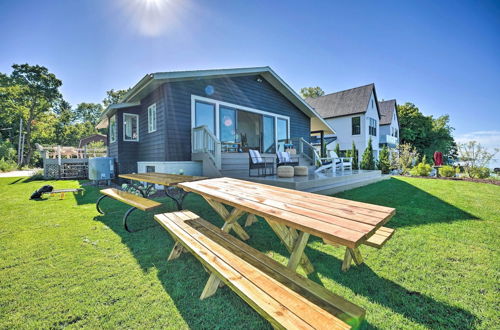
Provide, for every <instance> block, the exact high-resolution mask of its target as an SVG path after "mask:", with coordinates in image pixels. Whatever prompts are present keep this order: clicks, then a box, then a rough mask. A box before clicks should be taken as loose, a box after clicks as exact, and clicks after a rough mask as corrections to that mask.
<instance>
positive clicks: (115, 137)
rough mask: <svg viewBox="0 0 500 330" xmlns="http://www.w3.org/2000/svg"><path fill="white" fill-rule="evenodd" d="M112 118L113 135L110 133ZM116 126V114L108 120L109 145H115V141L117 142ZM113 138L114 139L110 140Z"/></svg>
mask: <svg viewBox="0 0 500 330" xmlns="http://www.w3.org/2000/svg"><path fill="white" fill-rule="evenodd" d="M113 118H114V122H115V129H114V131H115V134H113V132H112V131H111V119H113ZM117 125H118V124H117V123H116V114H114V115H112V116H111V117H110V118H109V127H108V129H109V143H110V144H111V143H115V142H116V140H118V126H117ZM113 136H114V139H113V138H112V137H113Z"/></svg>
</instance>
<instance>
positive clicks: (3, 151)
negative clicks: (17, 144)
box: [0, 138, 17, 161]
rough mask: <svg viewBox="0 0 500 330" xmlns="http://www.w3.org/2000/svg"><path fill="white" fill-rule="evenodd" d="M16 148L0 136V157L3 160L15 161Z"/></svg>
mask: <svg viewBox="0 0 500 330" xmlns="http://www.w3.org/2000/svg"><path fill="white" fill-rule="evenodd" d="M16 155H17V152H16V149H15V148H14V146H13V145H12V143H11V142H10V141H9V140H2V139H1V138H0V158H2V159H4V160H5V161H16Z"/></svg>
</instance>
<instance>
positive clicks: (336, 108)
mask: <svg viewBox="0 0 500 330" xmlns="http://www.w3.org/2000/svg"><path fill="white" fill-rule="evenodd" d="M306 101H307V102H308V103H309V104H310V105H311V106H312V107H313V108H314V109H315V110H316V112H318V113H319V114H320V115H321V116H322V117H323V119H325V121H326V122H327V123H328V124H329V125H330V127H332V128H333V129H334V130H335V132H336V137H337V140H336V143H338V144H339V146H340V150H341V152H342V151H347V150H350V149H352V143H353V142H354V143H355V144H356V148H357V149H358V151H359V159H360V160H361V155H362V154H363V152H364V151H365V149H366V147H367V146H368V141H369V138H370V137H371V139H372V147H373V151H374V152H373V155H374V157H375V159H378V153H379V144H380V141H379V136H380V132H379V122H380V110H379V104H378V100H377V93H376V91H375V85H374V84H369V85H366V86H361V87H356V88H352V89H348V90H345V91H341V92H337V93H332V94H327V95H324V96H320V97H317V98H308V99H306ZM333 143H335V142H333Z"/></svg>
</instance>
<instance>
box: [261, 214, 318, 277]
mask: <svg viewBox="0 0 500 330" xmlns="http://www.w3.org/2000/svg"><path fill="white" fill-rule="evenodd" d="M265 220H266V221H267V223H268V224H269V226H270V227H271V229H272V230H273V231H274V232H275V233H276V235H277V236H278V238H279V239H280V240H281V242H282V243H283V244H284V245H285V247H286V248H287V250H288V252H290V253H293V248H294V245H295V242H296V240H297V237H298V234H297V231H296V230H295V229H290V228H288V227H287V226H285V225H282V224H279V223H277V222H274V221H272V220H269V219H265ZM299 264H300V266H301V267H302V269H304V271H305V272H306V274H310V273H312V272H313V271H314V267H313V265H312V264H311V262H310V261H309V258H307V256H306V254H305V253H302V254H301V256H300V261H299Z"/></svg>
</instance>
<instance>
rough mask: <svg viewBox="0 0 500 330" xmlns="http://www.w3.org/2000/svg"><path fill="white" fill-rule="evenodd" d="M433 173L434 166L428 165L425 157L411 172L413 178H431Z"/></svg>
mask: <svg viewBox="0 0 500 330" xmlns="http://www.w3.org/2000/svg"><path fill="white" fill-rule="evenodd" d="M431 171H432V166H431V165H429V164H427V163H426V159H425V156H424V158H423V159H422V161H421V162H420V163H418V164H417V166H415V167H414V168H412V169H411V170H410V174H411V175H413V176H429V174H431Z"/></svg>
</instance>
